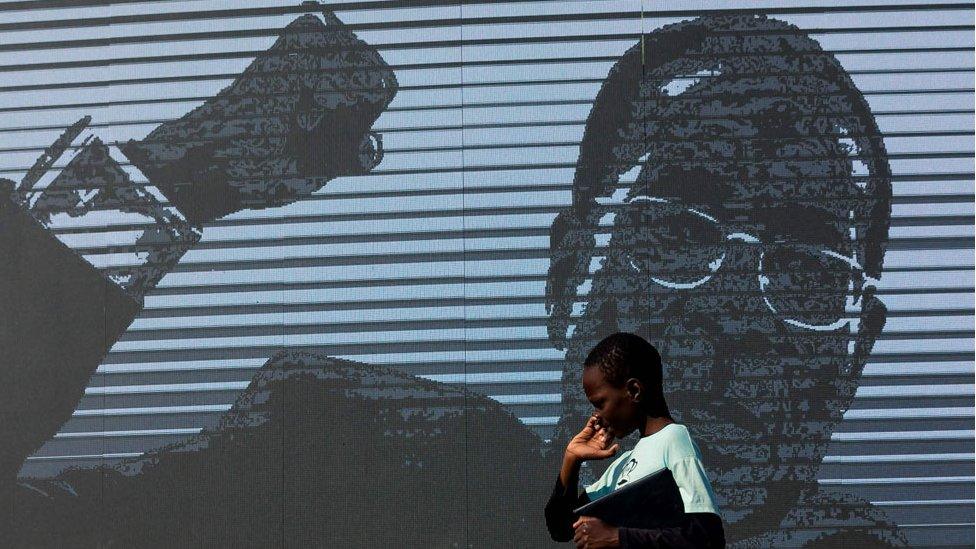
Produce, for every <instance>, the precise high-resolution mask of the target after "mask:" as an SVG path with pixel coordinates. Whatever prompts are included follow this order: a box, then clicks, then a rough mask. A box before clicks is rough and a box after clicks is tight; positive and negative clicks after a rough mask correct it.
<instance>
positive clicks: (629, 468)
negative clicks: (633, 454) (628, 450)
mask: <svg viewBox="0 0 976 549" xmlns="http://www.w3.org/2000/svg"><path fill="white" fill-rule="evenodd" d="M636 468H637V460H636V459H633V458H631V460H630V461H628V462H627V465H624V468H623V471H621V472H620V480H619V481H617V486H622V485H624V484H627V481H628V480H630V478H629V477H630V474H631V473H632V472H633V471H634V469H636Z"/></svg>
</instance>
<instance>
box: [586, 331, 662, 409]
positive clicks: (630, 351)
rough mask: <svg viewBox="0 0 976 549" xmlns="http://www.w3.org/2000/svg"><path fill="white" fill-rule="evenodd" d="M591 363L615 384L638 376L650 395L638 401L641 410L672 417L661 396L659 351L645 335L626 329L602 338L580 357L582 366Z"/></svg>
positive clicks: (587, 365) (618, 384) (619, 384)
mask: <svg viewBox="0 0 976 549" xmlns="http://www.w3.org/2000/svg"><path fill="white" fill-rule="evenodd" d="M594 366H595V367H597V368H599V369H600V371H601V372H603V377H604V379H606V381H607V383H609V384H611V385H613V386H614V387H623V386H624V384H625V383H626V382H627V380H628V379H630V378H636V379H638V380H640V382H641V383H642V384H643V385H644V390H645V391H647V392H648V396H650V397H651V398H649V399H644V400H642V401H641V405H642V407H643V408H644V410H645V411H646V412H648V413H649V414H651V415H654V416H658V417H671V416H670V414H669V413H668V406H667V403H666V402H665V400H664V387H663V382H662V373H661V370H662V368H661V354H660V353H659V352H658V351H657V349H656V348H654V345H651V344H650V343H649V342H648V341H647V340H646V339H644V338H642V337H640V336H639V335H636V334H631V333H627V332H617V333H615V334H611V335H609V336H607V337H605V338H603V340H601V341H600V342H599V343H597V344H596V346H595V347H593V350H592V351H590V354H588V355H587V356H586V360H585V361H583V368H591V367H594Z"/></svg>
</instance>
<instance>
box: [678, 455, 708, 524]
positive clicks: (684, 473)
mask: <svg viewBox="0 0 976 549" xmlns="http://www.w3.org/2000/svg"><path fill="white" fill-rule="evenodd" d="M668 468H669V469H671V474H672V475H673V476H674V482H675V484H677V485H678V492H680V493H681V501H682V502H683V503H684V506H685V513H714V514H716V515H720V516H721V514H720V513H719V510H718V505H717V503H716V502H715V493H714V492H712V484H711V482H709V480H708V473H706V472H705V466H704V465H703V464H702V462H701V459H699V458H698V456H695V455H691V456H686V457H683V458H681V459H678V460H675V461H673V462H671V463H669V464H668Z"/></svg>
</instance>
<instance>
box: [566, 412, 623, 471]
mask: <svg viewBox="0 0 976 549" xmlns="http://www.w3.org/2000/svg"><path fill="white" fill-rule="evenodd" d="M611 441H613V429H610V428H607V427H604V426H603V424H602V423H601V422H600V419H599V417H598V416H597V415H596V414H593V415H592V416H590V419H589V420H587V422H586V426H584V427H583V430H582V431H580V432H579V434H578V435H576V436H575V437H573V439H572V440H570V441H569V444H568V445H567V446H566V453H568V454H572V455H574V456H576V458H577V459H579V460H580V461H587V460H591V459H606V458H608V457H610V456H612V455H614V454H615V453H617V450H619V449H620V444H614V445H613V446H610V442H611Z"/></svg>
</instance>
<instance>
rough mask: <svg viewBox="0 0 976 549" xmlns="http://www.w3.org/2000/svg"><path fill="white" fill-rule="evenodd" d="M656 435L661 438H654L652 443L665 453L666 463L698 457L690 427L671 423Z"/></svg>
mask: <svg viewBox="0 0 976 549" xmlns="http://www.w3.org/2000/svg"><path fill="white" fill-rule="evenodd" d="M656 434H657V435H659V436H655V437H653V438H654V440H653V441H652V442H653V444H654V445H655V446H657V447H658V448H660V449H661V451H663V452H664V458H665V462H666V463H669V462H672V461H674V460H678V459H682V458H685V457H695V456H696V455H697V452H696V451H695V443H694V442H693V441H692V439H691V432H690V431H689V430H688V427H686V426H684V425H682V424H680V423H669V424H668V425H666V426H664V428H663V429H661V431H659V432H658V433H656Z"/></svg>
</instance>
